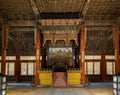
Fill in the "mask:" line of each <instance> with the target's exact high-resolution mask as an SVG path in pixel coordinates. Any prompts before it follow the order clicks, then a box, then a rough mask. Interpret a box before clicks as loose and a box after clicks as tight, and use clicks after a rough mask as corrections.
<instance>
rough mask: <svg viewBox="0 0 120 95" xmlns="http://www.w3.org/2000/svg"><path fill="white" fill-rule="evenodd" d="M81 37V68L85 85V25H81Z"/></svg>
mask: <svg viewBox="0 0 120 95" xmlns="http://www.w3.org/2000/svg"><path fill="white" fill-rule="evenodd" d="M80 29H81V37H80V56H81V61H80V68H81V69H82V80H81V81H82V83H83V84H84V83H85V23H84V22H83V23H82V24H81V27H80Z"/></svg>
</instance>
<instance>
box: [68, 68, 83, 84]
mask: <svg viewBox="0 0 120 95" xmlns="http://www.w3.org/2000/svg"><path fill="white" fill-rule="evenodd" d="M81 73H82V71H81V70H80V69H69V70H67V83H68V85H69V86H71V85H80V84H81Z"/></svg>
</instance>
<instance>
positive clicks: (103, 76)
mask: <svg viewBox="0 0 120 95" xmlns="http://www.w3.org/2000/svg"><path fill="white" fill-rule="evenodd" d="M100 74H101V79H102V80H103V81H105V80H106V61H105V55H104V54H103V55H101V63H100Z"/></svg>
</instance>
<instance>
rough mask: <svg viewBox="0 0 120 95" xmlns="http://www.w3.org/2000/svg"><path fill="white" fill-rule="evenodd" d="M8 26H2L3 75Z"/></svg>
mask: <svg viewBox="0 0 120 95" xmlns="http://www.w3.org/2000/svg"><path fill="white" fill-rule="evenodd" d="M7 32H8V25H7V24H6V23H3V24H2V68H1V69H2V71H1V72H2V74H5V67H6V48H7Z"/></svg>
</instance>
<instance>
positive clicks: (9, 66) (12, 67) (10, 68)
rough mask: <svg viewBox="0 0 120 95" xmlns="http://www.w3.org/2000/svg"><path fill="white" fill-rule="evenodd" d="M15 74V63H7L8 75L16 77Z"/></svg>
mask: <svg viewBox="0 0 120 95" xmlns="http://www.w3.org/2000/svg"><path fill="white" fill-rule="evenodd" d="M14 73H15V62H6V75H10V76H12V75H14Z"/></svg>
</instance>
